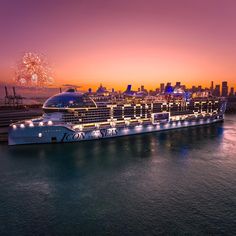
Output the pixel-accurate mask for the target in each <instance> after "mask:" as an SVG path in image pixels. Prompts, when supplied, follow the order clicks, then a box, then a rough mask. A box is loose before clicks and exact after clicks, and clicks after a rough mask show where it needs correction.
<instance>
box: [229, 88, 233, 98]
mask: <svg viewBox="0 0 236 236" xmlns="http://www.w3.org/2000/svg"><path fill="white" fill-rule="evenodd" d="M229 96H234V87H231V88H230V92H229Z"/></svg>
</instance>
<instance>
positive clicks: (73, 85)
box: [62, 84, 82, 88]
mask: <svg viewBox="0 0 236 236" xmlns="http://www.w3.org/2000/svg"><path fill="white" fill-rule="evenodd" d="M62 86H63V87H73V88H81V87H82V86H80V85H76V84H63V85H62Z"/></svg>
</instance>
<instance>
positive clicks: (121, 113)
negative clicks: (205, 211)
mask: <svg viewBox="0 0 236 236" xmlns="http://www.w3.org/2000/svg"><path fill="white" fill-rule="evenodd" d="M218 106H219V105H218V104H206V103H205V104H195V106H194V104H193V103H190V104H188V105H186V106H180V105H177V104H172V105H169V106H167V105H163V106H162V108H161V105H160V104H153V108H152V109H150V108H151V106H149V109H147V108H146V107H145V105H142V106H139V107H136V109H134V107H133V106H132V107H125V108H124V109H122V107H121V106H120V107H115V108H113V112H112V110H111V109H110V108H104V110H100V109H99V110H98V109H91V110H88V111H86V112H83V113H77V117H75V115H74V114H67V115H65V120H66V121H67V122H68V121H78V122H81V123H83V122H88V121H91V122H103V121H107V120H108V119H110V118H111V116H112V117H113V118H115V119H118V120H122V119H123V118H125V117H126V118H135V117H142V118H144V117H148V118H150V117H151V113H156V112H162V111H170V112H171V114H186V112H187V113H189V114H190V113H192V112H193V111H194V112H200V111H201V110H202V111H206V112H209V111H210V112H211V111H213V110H217V109H218Z"/></svg>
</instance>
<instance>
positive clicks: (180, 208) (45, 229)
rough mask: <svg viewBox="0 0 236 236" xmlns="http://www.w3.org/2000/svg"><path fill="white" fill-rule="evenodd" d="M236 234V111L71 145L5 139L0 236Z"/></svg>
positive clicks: (0, 154) (0, 164)
mask: <svg viewBox="0 0 236 236" xmlns="http://www.w3.org/2000/svg"><path fill="white" fill-rule="evenodd" d="M75 234H76V235H144V234H146V235H147V234H148V235H161V234H163V235H183V234H187V235H223V234H224V235H235V234H236V115H228V116H226V120H225V122H224V123H219V124H215V125H212V126H204V127H198V128H188V129H182V130H175V131H174V130H173V131H166V132H162V133H151V134H142V135H136V136H127V137H121V138H114V139H106V140H97V141H87V142H82V143H70V144H66V143H65V144H56V145H52V144H48V145H26V146H10V147H9V146H7V145H6V144H1V145H0V235H75Z"/></svg>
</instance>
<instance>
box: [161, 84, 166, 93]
mask: <svg viewBox="0 0 236 236" xmlns="http://www.w3.org/2000/svg"><path fill="white" fill-rule="evenodd" d="M164 91H165V84H164V83H161V84H160V92H161V93H163V92H164Z"/></svg>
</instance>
